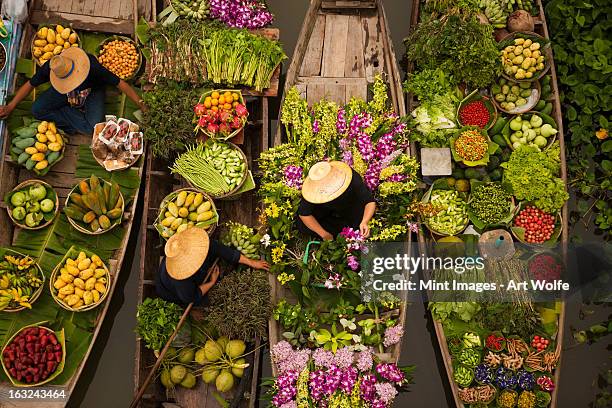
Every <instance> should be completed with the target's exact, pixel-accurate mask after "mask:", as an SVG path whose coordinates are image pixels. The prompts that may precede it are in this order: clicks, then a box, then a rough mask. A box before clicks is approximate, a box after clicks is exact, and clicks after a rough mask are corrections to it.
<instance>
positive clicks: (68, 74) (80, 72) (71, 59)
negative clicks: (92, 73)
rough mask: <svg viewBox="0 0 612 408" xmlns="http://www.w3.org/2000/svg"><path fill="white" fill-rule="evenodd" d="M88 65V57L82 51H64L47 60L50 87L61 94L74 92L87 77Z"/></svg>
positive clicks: (74, 49)
mask: <svg viewBox="0 0 612 408" xmlns="http://www.w3.org/2000/svg"><path fill="white" fill-rule="evenodd" d="M90 65H91V63H90V61H89V57H88V56H87V53H85V51H83V50H82V49H80V48H78V47H70V48H67V49H65V50H64V51H62V53H61V54H60V55H56V56H54V57H53V58H51V59H50V60H49V68H50V75H49V76H50V80H51V85H52V86H53V88H55V90H56V91H57V92H59V93H61V94H67V93H68V92H71V91H74V90H75V89H76V88H77V87H78V86H79V85H81V84H82V83H83V82H84V81H85V79H86V78H87V75H89V69H90Z"/></svg>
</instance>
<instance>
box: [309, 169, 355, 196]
mask: <svg viewBox="0 0 612 408" xmlns="http://www.w3.org/2000/svg"><path fill="white" fill-rule="evenodd" d="M352 177H353V171H352V170H351V168H350V167H349V165H348V164H346V163H344V162H341V161H332V162H326V161H322V162H318V163H317V164H315V165H314V166H312V167H311V168H310V170H309V171H308V177H306V180H304V185H303V186H302V196H303V197H304V199H305V200H306V201H308V202H310V203H313V204H323V203H328V202H330V201H333V200H334V199H336V198H338V197H339V196H340V195H341V194H342V193H344V192H345V191H346V189H347V188H348V186H349V184H351V178H352Z"/></svg>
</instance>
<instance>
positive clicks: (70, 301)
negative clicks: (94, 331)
mask: <svg viewBox="0 0 612 408" xmlns="http://www.w3.org/2000/svg"><path fill="white" fill-rule="evenodd" d="M64 300H65V301H66V304H67V305H68V306H71V307H72V306H75V305H76V304H77V303H78V302H79V297H78V296H77V295H70V296H66V299H64Z"/></svg>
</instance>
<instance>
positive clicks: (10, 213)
mask: <svg viewBox="0 0 612 408" xmlns="http://www.w3.org/2000/svg"><path fill="white" fill-rule="evenodd" d="M37 183H38V184H42V185H44V186H45V188H46V189H47V190H50V191H52V192H53V196H54V197H55V200H54V202H55V210H53V216H52V217H50V218H49V219H48V220H47V221H46V222H44V223H42V224H40V225H37V226H36V227H28V226H27V225H25V224H22V223H21V222H19V221H18V220H16V219H15V218H13V211H12V210H13V208H11V207H13V206H12V205H11V203H10V201H9V200H8V197H9V196H10V195H12V194H13V193H15V192H17V191H19V190H21V189H23V188H25V187H29V186H31V185H33V184H37ZM6 197H7V198H6V199H5V200H4V201H5V202H6V211H7V212H8V216H9V218H10V219H11V221H13V223H14V224H15V225H17V226H18V227H19V228H23V229H27V230H39V229H42V228H45V227H46V226H48V225H49V224H51V223H52V222H53V220H54V219H55V217H56V216H57V213H58V212H59V197H58V195H57V193H56V192H55V190H54V189H53V187H51V185H50V184H48V183H47V182H45V181H42V180H37V179H31V180H26V181H24V182H22V183H19V184H18V185H17V186H16V187H15V188H14V189H13V190H11V192H10V193H9V194H7V196H6Z"/></svg>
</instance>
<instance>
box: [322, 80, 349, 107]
mask: <svg viewBox="0 0 612 408" xmlns="http://www.w3.org/2000/svg"><path fill="white" fill-rule="evenodd" d="M325 98H327V99H329V100H330V101H333V102H336V103H337V104H339V105H344V104H345V103H346V102H348V101H347V100H346V85H344V84H333V83H330V84H327V85H325Z"/></svg>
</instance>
